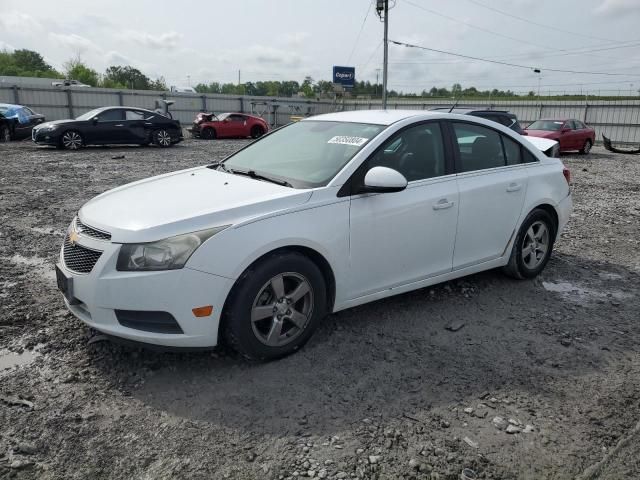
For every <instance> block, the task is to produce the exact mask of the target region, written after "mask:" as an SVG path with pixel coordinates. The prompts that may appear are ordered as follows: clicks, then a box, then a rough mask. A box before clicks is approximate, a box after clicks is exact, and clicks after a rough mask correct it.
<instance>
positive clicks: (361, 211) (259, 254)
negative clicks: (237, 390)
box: [56, 111, 572, 359]
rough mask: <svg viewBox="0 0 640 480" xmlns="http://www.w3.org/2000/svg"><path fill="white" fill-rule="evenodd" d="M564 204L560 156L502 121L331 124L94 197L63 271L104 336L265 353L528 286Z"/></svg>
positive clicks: (331, 119)
mask: <svg viewBox="0 0 640 480" xmlns="http://www.w3.org/2000/svg"><path fill="white" fill-rule="evenodd" d="M571 208H572V201H571V193H570V188H569V172H568V170H567V169H566V168H564V166H563V164H562V162H561V161H560V160H559V159H557V158H549V157H547V156H545V155H544V154H543V153H542V152H541V151H540V150H538V149H536V148H535V147H534V146H533V144H531V143H529V142H528V140H527V139H526V137H522V136H520V135H518V134H517V133H515V132H513V131H512V130H510V129H508V128H507V127H505V126H502V125H499V124H497V123H495V122H491V121H488V120H484V119H482V118H474V117H470V116H464V115H455V114H449V113H445V112H421V111H356V112H343V113H333V114H327V115H321V116H317V117H312V118H308V119H305V120H303V121H301V122H297V123H294V124H291V125H289V126H286V127H284V128H280V129H278V130H275V131H273V132H272V133H270V134H268V135H266V136H264V137H262V138H261V139H260V140H258V141H256V142H254V143H251V144H250V145H248V146H247V147H245V148H243V149H242V150H240V151H238V152H236V153H235V154H233V155H231V156H230V157H228V158H227V159H226V160H224V161H222V162H218V163H213V164H211V165H207V166H202V167H197V168H192V169H188V170H183V171H179V172H174V173H169V174H166V175H161V176H158V177H154V178H149V179H146V180H141V181H138V182H134V183H131V184H129V185H124V186H122V187H119V188H116V189H114V190H110V191H108V192H105V193H103V194H102V195H99V196H97V197H95V198H94V199H92V200H90V201H89V202H87V203H86V204H85V205H84V206H82V208H81V209H80V210H79V212H78V214H77V216H76V217H75V218H74V219H73V221H72V222H71V225H70V226H69V229H68V232H67V235H66V237H65V240H64V244H63V245H62V248H61V252H60V262H59V264H58V265H57V267H56V273H57V280H58V286H59V288H60V290H61V291H62V292H63V294H64V299H65V302H66V304H67V306H68V308H69V309H70V310H71V312H72V313H73V314H74V315H76V316H77V317H78V318H80V319H81V320H82V321H84V322H85V323H86V324H88V325H90V326H91V327H93V328H95V329H97V330H99V331H101V332H104V333H106V334H108V335H111V336H115V337H121V338H124V339H128V340H133V341H137V342H144V343H149V344H155V345H162V346H169V347H212V346H215V345H217V344H218V343H219V342H221V341H225V342H226V343H227V344H228V345H230V346H232V347H233V348H234V349H236V350H237V351H239V352H240V353H242V354H243V355H244V356H246V357H248V358H253V359H270V358H276V357H280V356H283V355H286V354H289V353H291V352H293V351H295V350H297V349H298V348H300V347H301V346H302V345H303V344H304V343H305V342H306V341H307V340H308V339H309V337H310V336H311V335H312V333H313V331H314V330H315V329H316V328H317V326H318V324H319V323H320V322H321V321H322V319H323V318H324V317H325V316H326V315H327V314H329V313H331V312H336V311H339V310H343V309H346V308H349V307H353V306H356V305H360V304H363V303H367V302H371V301H374V300H377V299H380V298H384V297H388V296H390V295H395V294H398V293H402V292H407V291H409V290H414V289H418V288H422V287H426V286H428V285H432V284H435V283H439V282H443V281H446V280H451V279H453V278H457V277H462V276H464V275H469V274H472V273H476V272H479V271H482V270H487V269H492V268H496V267H501V268H502V269H503V270H504V271H505V272H506V273H507V274H509V275H511V276H512V277H515V278H518V279H527V278H533V277H535V276H536V275H538V274H539V273H540V272H541V271H542V269H543V268H544V267H545V265H546V263H547V261H548V260H549V256H550V255H551V251H552V249H553V245H554V241H555V240H556V239H557V238H558V236H559V234H560V232H561V231H562V229H563V227H564V225H565V224H566V222H567V220H568V218H569V214H570V211H571Z"/></svg>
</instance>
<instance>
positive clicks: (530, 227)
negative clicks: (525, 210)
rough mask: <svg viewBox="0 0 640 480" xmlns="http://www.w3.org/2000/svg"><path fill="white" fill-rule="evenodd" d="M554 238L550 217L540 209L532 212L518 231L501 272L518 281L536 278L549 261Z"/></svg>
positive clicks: (553, 225)
mask: <svg viewBox="0 0 640 480" xmlns="http://www.w3.org/2000/svg"><path fill="white" fill-rule="evenodd" d="M555 236H556V225H555V222H554V221H553V219H552V218H551V215H549V213H548V212H546V211H545V210H542V209H536V210H533V211H532V212H531V213H530V214H529V215H528V216H527V218H525V220H524V222H523V223H522V226H521V227H520V230H519V231H518V235H517V236H516V239H515V241H514V243H513V248H512V250H511V257H510V258H509V263H508V264H507V265H506V266H505V267H504V268H503V271H504V272H505V273H506V274H507V275H509V276H511V277H514V278H517V279H520V280H522V279H525V278H534V277H535V276H537V275H538V274H539V273H540V272H542V270H543V269H544V267H545V266H546V265H547V262H548V261H549V257H550V256H551V251H552V250H553V242H554V240H555Z"/></svg>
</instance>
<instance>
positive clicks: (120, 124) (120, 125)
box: [114, 123, 124, 127]
mask: <svg viewBox="0 0 640 480" xmlns="http://www.w3.org/2000/svg"><path fill="white" fill-rule="evenodd" d="M114 126H115V127H124V125H123V124H122V123H119V124H117V125H114Z"/></svg>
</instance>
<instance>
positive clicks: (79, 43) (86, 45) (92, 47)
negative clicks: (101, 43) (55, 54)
mask: <svg viewBox="0 0 640 480" xmlns="http://www.w3.org/2000/svg"><path fill="white" fill-rule="evenodd" d="M49 37H50V38H51V40H52V41H53V42H54V43H56V44H58V45H60V46H62V47H64V48H66V49H67V50H71V52H72V53H86V52H88V51H99V50H100V48H99V47H98V46H97V45H96V44H95V43H93V42H92V41H91V40H89V39H88V38H85V37H82V36H80V35H76V34H75V33H50V34H49Z"/></svg>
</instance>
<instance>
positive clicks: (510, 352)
mask: <svg viewBox="0 0 640 480" xmlns="http://www.w3.org/2000/svg"><path fill="white" fill-rule="evenodd" d="M242 145H244V142H243V141H214V142H206V141H194V140H187V141H185V142H184V143H183V144H181V145H179V146H177V147H175V148H172V149H168V150H160V149H157V148H90V149H85V150H83V151H80V152H71V153H68V152H61V151H55V150H50V149H46V148H38V147H35V146H33V145H32V144H31V143H30V142H21V143H12V144H9V145H6V144H0V478H20V479H31V478H42V479H63V478H64V479H67V478H73V479H85V478H87V479H98V478H110V479H121V478H137V479H158V478H189V479H192V478H196V479H197V478H202V479H221V478H233V479H235V478H237V479H253V478H255V479H283V478H297V477H315V478H337V479H339V478H371V479H388V478H389V479H391V478H407V479H408V478H418V479H426V478H431V479H458V478H460V474H461V472H462V470H463V469H464V468H469V469H472V470H474V471H475V473H476V474H477V477H478V478H487V479H488V478H492V479H516V478H517V479H536V480H540V479H551V478H553V479H564V478H580V479H592V478H601V479H622V478H629V479H632V478H634V479H635V478H640V423H639V420H640V354H639V353H640V322H639V318H638V316H639V313H638V312H640V308H639V307H640V299H639V295H638V292H639V286H640V275H639V274H640V253H639V249H638V247H639V243H640V240H639V239H640V235H639V233H640V228H639V225H640V157H637V156H636V157H633V156H622V155H613V154H610V153H608V152H605V151H604V150H602V149H601V148H595V149H594V150H593V152H592V154H591V155H589V156H588V157H581V156H567V157H564V161H565V163H566V164H567V165H568V166H569V167H570V168H571V170H572V174H573V181H574V201H575V212H574V215H573V217H572V219H571V223H570V225H569V227H568V230H567V231H566V232H565V234H564V235H563V237H562V240H561V241H560V242H559V243H558V244H557V250H556V253H555V255H554V256H553V257H552V260H551V262H550V263H549V265H548V267H547V269H546V270H545V272H544V273H543V275H542V276H541V277H540V278H538V279H536V280H535V281H523V282H517V281H514V280H510V279H508V278H506V277H504V276H503V275H502V274H501V273H500V272H496V271H492V272H486V273H482V274H479V275H474V276H472V277H469V278H466V279H464V280H462V281H455V282H450V283H447V284H443V285H439V286H437V287H435V288H429V289H424V290H419V291H416V292H413V293H409V294H405V295H400V296H397V297H394V298H390V299H387V300H383V301H379V302H376V303H373V304H369V305H366V306H363V307H359V308H355V309H351V310H348V311H344V312H341V313H339V314H336V315H332V316H330V317H329V318H328V319H327V320H326V322H325V323H324V324H323V325H322V327H321V328H320V330H319V331H318V332H317V334H316V335H315V336H314V338H313V339H312V340H311V341H310V343H309V344H308V345H307V346H306V347H305V348H304V349H303V350H302V351H301V352H299V353H297V354H295V355H293V356H291V357H288V358H286V359H284V360H281V361H277V362H272V363H267V364H248V363H246V362H244V361H242V360H240V359H237V358H236V357H234V356H233V355H231V354H229V353H228V352H225V351H224V350H217V351H214V352H206V353H191V354H176V353H158V352H153V351H149V350H143V349H135V348H126V347H122V346H119V345H115V344H112V343H109V342H104V341H97V342H88V340H89V338H90V337H91V332H88V330H87V329H86V328H85V327H84V326H83V325H82V324H81V322H80V321H78V320H76V319H75V318H74V317H72V316H71V315H70V314H68V313H67V312H66V311H65V310H64V308H63V302H62V299H61V297H60V295H59V294H58V293H57V292H56V289H55V286H54V273H53V265H54V263H55V261H56V257H57V253H58V249H59V246H60V244H61V242H62V236H63V232H64V231H65V229H66V227H67V225H68V223H69V222H70V220H71V219H72V217H73V215H74V214H75V213H76V211H77V210H78V208H79V207H80V206H81V205H82V204H83V203H84V202H85V201H87V200H88V199H90V198H91V197H93V196H94V195H96V194H98V193H101V192H103V191H104V190H107V189H109V188H112V187H115V186H117V185H120V184H123V183H126V182H130V181H133V180H137V179H140V178H144V177H147V176H150V175H155V174H159V173H163V172H167V171H171V170H176V169H180V168H185V167H190V166H194V165H199V164H203V163H207V162H211V161H212V160H215V159H219V158H221V157H223V156H225V154H227V153H229V152H231V151H233V150H235V149H237V148H239V147H240V146H242ZM121 155H124V158H122V159H114V158H112V157H116V156H121ZM447 327H449V328H447ZM459 327H460V328H459ZM91 338H92V339H93V340H99V339H100V337H91Z"/></svg>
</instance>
